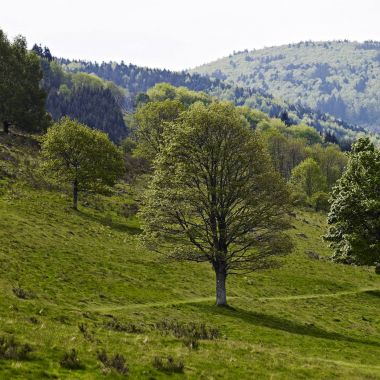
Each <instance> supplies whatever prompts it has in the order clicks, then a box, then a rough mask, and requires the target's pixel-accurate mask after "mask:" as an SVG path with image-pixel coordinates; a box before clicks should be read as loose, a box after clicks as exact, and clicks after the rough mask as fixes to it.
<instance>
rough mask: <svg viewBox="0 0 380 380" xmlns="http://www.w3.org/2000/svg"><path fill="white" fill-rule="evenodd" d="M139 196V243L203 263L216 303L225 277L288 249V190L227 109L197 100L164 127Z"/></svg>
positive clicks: (222, 301)
mask: <svg viewBox="0 0 380 380" xmlns="http://www.w3.org/2000/svg"><path fill="white" fill-rule="evenodd" d="M154 167H155V171H154V174H153V178H152V180H151V183H150V185H149V188H148V190H147V191H146V194H145V196H144V202H143V205H142V208H141V213H140V217H141V220H142V224H143V227H144V234H143V235H142V239H143V241H144V243H145V244H146V245H147V246H148V247H149V248H151V249H152V250H156V251H159V252H166V254H167V255H169V257H170V258H173V259H175V260H189V261H195V262H209V263H211V265H212V267H213V269H214V271H215V275H216V303H217V305H226V304H227V298H226V288H225V283H226V278H227V275H228V274H234V273H238V272H240V273H241V272H249V271H255V270H259V269H265V268H271V267H273V266H275V265H277V264H278V262H277V261H276V260H274V258H275V257H276V256H278V255H282V254H285V253H286V252H288V251H289V250H290V249H291V243H290V240H289V238H288V236H287V235H285V234H284V233H283V231H284V229H285V228H287V222H286V218H285V215H286V213H287V204H288V192H287V189H286V184H285V183H284V181H283V180H282V179H281V178H280V175H279V174H277V173H276V172H274V170H273V169H272V167H271V164H270V158H269V156H268V154H267V153H266V151H265V149H264V148H263V144H262V143H261V141H260V139H259V137H258V135H257V133H255V132H254V131H252V130H251V129H250V128H249V126H248V123H247V122H246V120H245V119H244V118H243V117H242V116H241V114H240V113H239V112H238V111H237V110H236V109H235V108H234V107H233V106H232V105H229V104H225V103H213V104H211V105H209V106H205V105H202V104H200V103H197V104H195V105H193V106H192V107H190V109H189V110H188V111H186V112H184V113H183V114H182V116H181V118H180V120H178V121H177V122H176V123H173V124H172V125H171V128H170V129H169V128H167V129H166V131H165V132H164V144H163V146H162V149H161V151H160V153H159V154H158V155H157V158H156V160H155V161H154Z"/></svg>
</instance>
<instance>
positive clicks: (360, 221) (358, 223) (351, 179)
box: [325, 138, 380, 265]
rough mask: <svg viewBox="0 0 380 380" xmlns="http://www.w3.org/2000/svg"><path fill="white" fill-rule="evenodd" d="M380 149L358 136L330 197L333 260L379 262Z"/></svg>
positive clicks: (327, 236)
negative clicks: (345, 167) (344, 169)
mask: <svg viewBox="0 0 380 380" xmlns="http://www.w3.org/2000/svg"><path fill="white" fill-rule="evenodd" d="M379 194H380V152H379V151H378V150H377V149H375V147H374V145H373V144H372V143H371V142H370V141H369V139H368V138H362V139H359V140H358V141H357V142H356V143H355V144H354V145H353V149H352V152H351V153H350V155H349V159H348V164H347V169H346V171H345V172H344V173H343V175H342V177H341V178H340V179H339V180H338V183H337V185H336V186H335V188H334V189H333V192H332V197H331V209H330V213H329V215H328V223H329V225H330V226H329V229H328V232H327V234H326V236H325V239H326V240H328V241H330V243H331V246H332V248H333V249H334V251H335V253H334V256H333V258H334V260H336V261H339V262H344V263H349V264H351V263H354V264H358V265H373V264H376V263H379V262H380V218H379V216H380V200H379Z"/></svg>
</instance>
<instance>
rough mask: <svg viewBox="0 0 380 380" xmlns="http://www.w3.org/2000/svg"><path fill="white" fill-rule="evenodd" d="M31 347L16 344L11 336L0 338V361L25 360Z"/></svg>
mask: <svg viewBox="0 0 380 380" xmlns="http://www.w3.org/2000/svg"><path fill="white" fill-rule="evenodd" d="M31 351H32V347H31V346H30V345H29V344H21V343H18V342H17V341H16V340H15V338H14V337H13V336H0V359H9V360H26V359H28V355H29V353H30V352H31Z"/></svg>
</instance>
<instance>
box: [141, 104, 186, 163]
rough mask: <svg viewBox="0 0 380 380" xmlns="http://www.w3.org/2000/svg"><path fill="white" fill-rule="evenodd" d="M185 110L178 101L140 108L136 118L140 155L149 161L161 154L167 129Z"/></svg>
mask: <svg viewBox="0 0 380 380" xmlns="http://www.w3.org/2000/svg"><path fill="white" fill-rule="evenodd" d="M183 110H184V107H183V105H182V103H181V102H179V101H178V100H163V101H157V102H149V103H146V104H144V105H142V106H140V107H139V108H138V109H137V111H136V113H135V116H134V123H135V125H136V128H135V131H136V136H137V140H138V143H139V146H138V153H139V154H140V155H141V156H142V157H145V158H147V159H149V160H152V159H154V157H155V156H156V155H157V154H158V153H159V152H160V149H161V146H162V140H163V132H164V129H165V127H166V126H167V125H168V124H169V123H171V122H173V121H175V120H176V119H177V118H178V117H179V115H180V113H181V112H182V111H183Z"/></svg>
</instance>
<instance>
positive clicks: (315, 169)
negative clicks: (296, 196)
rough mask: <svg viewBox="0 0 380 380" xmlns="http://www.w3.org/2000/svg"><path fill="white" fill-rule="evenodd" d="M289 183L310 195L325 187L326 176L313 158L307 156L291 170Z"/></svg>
mask: <svg viewBox="0 0 380 380" xmlns="http://www.w3.org/2000/svg"><path fill="white" fill-rule="evenodd" d="M290 181H291V183H292V184H293V185H294V186H295V187H296V188H299V189H300V190H302V191H304V192H305V193H306V195H307V196H308V197H311V196H312V195H313V194H314V193H316V192H318V191H324V190H325V189H326V177H324V175H323V174H322V172H321V168H320V167H319V165H318V164H317V162H316V161H315V160H313V159H312V158H310V157H309V158H307V159H306V160H304V161H302V162H301V163H300V164H299V165H297V166H296V167H295V168H294V169H293V170H292V176H291V178H290Z"/></svg>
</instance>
